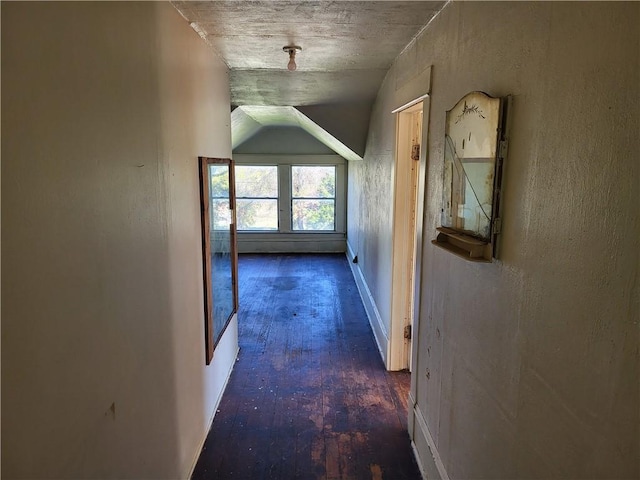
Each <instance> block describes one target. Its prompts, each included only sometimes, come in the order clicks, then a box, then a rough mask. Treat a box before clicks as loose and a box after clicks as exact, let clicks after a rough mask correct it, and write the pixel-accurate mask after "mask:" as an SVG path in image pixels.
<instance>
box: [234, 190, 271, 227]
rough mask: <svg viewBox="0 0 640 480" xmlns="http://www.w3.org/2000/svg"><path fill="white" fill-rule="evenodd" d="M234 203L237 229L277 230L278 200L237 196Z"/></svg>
mask: <svg viewBox="0 0 640 480" xmlns="http://www.w3.org/2000/svg"><path fill="white" fill-rule="evenodd" d="M236 205H237V209H238V210H237V212H236V217H237V221H238V230H278V200H276V199H269V200H263V199H245V198H239V199H238V200H237V202H236Z"/></svg>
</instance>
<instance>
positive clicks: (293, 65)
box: [282, 45, 302, 72]
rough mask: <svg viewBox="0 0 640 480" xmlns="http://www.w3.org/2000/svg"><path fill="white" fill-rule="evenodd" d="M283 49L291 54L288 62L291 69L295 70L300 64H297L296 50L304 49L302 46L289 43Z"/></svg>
mask: <svg viewBox="0 0 640 480" xmlns="http://www.w3.org/2000/svg"><path fill="white" fill-rule="evenodd" d="M282 50H284V51H285V52H287V53H288V54H289V63H288V64H287V68H288V69H289V70H290V71H292V72H293V71H294V70H295V69H296V68H298V66H297V65H296V52H297V51H298V50H302V47H299V46H297V45H287V46H286V47H282Z"/></svg>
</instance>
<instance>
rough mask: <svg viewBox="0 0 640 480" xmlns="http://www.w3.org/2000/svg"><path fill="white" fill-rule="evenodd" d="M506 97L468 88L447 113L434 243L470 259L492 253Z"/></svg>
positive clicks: (503, 149) (483, 258) (497, 217)
mask: <svg viewBox="0 0 640 480" xmlns="http://www.w3.org/2000/svg"><path fill="white" fill-rule="evenodd" d="M508 102H509V97H507V98H505V99H502V98H493V97H490V96H489V95H487V94H485V93H482V92H471V93H469V94H467V95H465V96H464V97H463V98H461V99H460V100H459V101H458V103H456V105H455V106H454V107H453V108H452V109H451V110H449V111H447V112H446V123H445V144H444V179H443V198H442V210H441V211H442V217H441V222H442V223H441V225H442V226H441V227H440V228H438V236H437V238H436V240H434V241H433V243H434V244H435V245H437V246H439V247H442V248H445V249H446V250H449V251H450V252H452V253H454V254H456V255H459V256H462V257H464V258H466V259H468V260H473V261H485V262H490V261H491V259H492V258H493V257H495V253H496V250H495V247H496V240H497V239H496V236H497V235H498V234H499V233H500V211H499V210H500V189H501V183H502V163H503V160H504V157H505V154H506V132H505V119H506V115H505V113H506V109H507V105H508Z"/></svg>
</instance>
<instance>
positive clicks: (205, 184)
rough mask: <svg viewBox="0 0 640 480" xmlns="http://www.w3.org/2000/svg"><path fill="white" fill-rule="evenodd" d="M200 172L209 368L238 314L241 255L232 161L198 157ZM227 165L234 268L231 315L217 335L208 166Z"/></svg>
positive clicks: (231, 262)
mask: <svg viewBox="0 0 640 480" xmlns="http://www.w3.org/2000/svg"><path fill="white" fill-rule="evenodd" d="M198 164H199V172H200V214H201V225H202V256H203V262H202V266H203V269H202V271H203V282H204V313H205V323H204V326H205V354H206V358H205V360H206V364H207V365H209V364H210V363H211V360H212V359H213V352H214V350H215V347H216V346H217V344H218V342H219V341H220V338H222V335H223V333H224V331H225V330H226V328H227V326H228V325H229V322H230V321H231V318H233V315H234V314H235V313H236V312H237V311H238V252H237V246H236V243H237V232H236V211H235V179H234V164H233V160H232V159H230V158H210V157H198ZM211 165H227V166H228V172H229V210H230V223H229V242H230V245H229V254H230V260H231V261H230V267H231V272H230V273H231V293H232V296H233V298H232V301H231V312H230V313H229V315H228V317H226V318H225V319H224V323H223V324H222V327H221V328H218V329H217V330H218V331H216V328H215V326H216V321H215V319H214V312H215V305H214V300H213V288H214V282H215V278H214V277H213V272H212V261H211V255H212V247H211V227H212V225H211V221H210V219H211V216H210V215H211V200H212V197H211V192H210V188H209V182H210V180H209V177H208V176H209V166H211Z"/></svg>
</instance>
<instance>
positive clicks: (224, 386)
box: [187, 347, 240, 479]
mask: <svg viewBox="0 0 640 480" xmlns="http://www.w3.org/2000/svg"><path fill="white" fill-rule="evenodd" d="M239 354H240V347H238V348H237V349H236V355H235V357H234V360H233V362H232V363H231V367H230V368H229V371H228V372H227V376H226V378H225V379H224V384H223V387H222V389H221V390H220V394H219V395H218V398H216V401H215V404H214V406H213V412H212V413H211V418H209V421H208V422H207V428H206V430H205V432H204V435H203V437H202V440H200V443H199V444H198V449H197V450H196V454H195V457H194V459H193V462H192V463H191V468H190V469H189V476H188V477H187V479H190V478H191V477H192V476H193V471H194V470H195V469H196V465H197V464H198V459H199V458H200V453H201V452H202V449H203V447H204V442H205V441H206V440H207V436H209V431H210V430H211V426H212V425H213V420H214V418H215V416H216V412H217V411H218V407H219V406H220V402H221V401H222V395H224V391H225V390H226V389H227V385H228V384H229V379H230V378H231V374H232V373H233V367H235V365H236V360H237V358H238V355H239Z"/></svg>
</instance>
